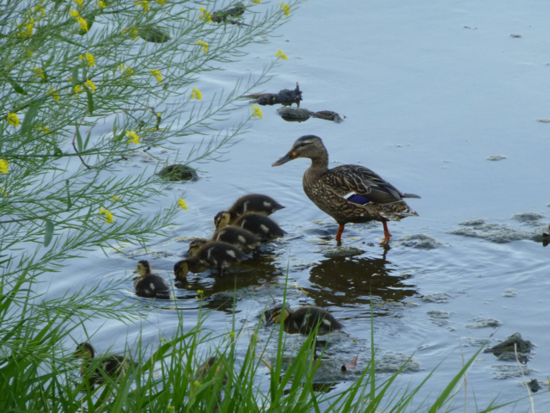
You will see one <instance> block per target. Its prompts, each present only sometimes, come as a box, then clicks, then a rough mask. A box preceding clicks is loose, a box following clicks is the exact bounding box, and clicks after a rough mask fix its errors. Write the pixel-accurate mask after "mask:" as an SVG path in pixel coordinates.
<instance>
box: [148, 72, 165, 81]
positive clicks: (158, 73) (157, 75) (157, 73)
mask: <svg viewBox="0 0 550 413" xmlns="http://www.w3.org/2000/svg"><path fill="white" fill-rule="evenodd" d="M149 73H150V74H151V76H155V78H156V79H157V82H159V83H160V82H162V73H160V70H158V69H149Z"/></svg>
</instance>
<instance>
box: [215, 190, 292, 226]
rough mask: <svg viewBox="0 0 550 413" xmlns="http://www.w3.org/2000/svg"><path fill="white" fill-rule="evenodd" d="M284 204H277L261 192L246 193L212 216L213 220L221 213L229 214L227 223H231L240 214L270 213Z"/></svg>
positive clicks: (281, 207)
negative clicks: (224, 209) (226, 208)
mask: <svg viewBox="0 0 550 413" xmlns="http://www.w3.org/2000/svg"><path fill="white" fill-rule="evenodd" d="M283 208H284V206H282V205H281V204H279V203H278V202H277V201H275V200H274V199H273V198H271V197H270V196H267V195H262V194H248V195H244V196H241V197H240V198H239V199H237V200H236V201H235V203H234V204H233V205H232V206H231V208H229V209H228V210H227V211H221V212H218V213H217V214H216V216H215V217H214V222H216V221H217V220H218V216H219V215H220V214H223V213H228V214H229V222H228V224H229V225H233V224H234V223H235V222H236V221H237V219H239V217H240V216H242V215H244V214H249V213H251V212H254V213H256V214H262V215H271V214H273V213H274V212H277V211H279V210H280V209H283Z"/></svg>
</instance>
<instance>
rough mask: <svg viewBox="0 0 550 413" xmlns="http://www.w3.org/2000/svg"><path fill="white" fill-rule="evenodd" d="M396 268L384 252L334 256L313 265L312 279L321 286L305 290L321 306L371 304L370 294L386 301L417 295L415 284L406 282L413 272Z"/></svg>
mask: <svg viewBox="0 0 550 413" xmlns="http://www.w3.org/2000/svg"><path fill="white" fill-rule="evenodd" d="M394 271H395V269H394V268H392V265H391V262H389V261H387V260H386V257H385V254H384V256H383V257H382V258H344V257H338V258H331V259H327V260H325V261H322V262H321V263H319V264H317V265H315V266H313V267H312V268H311V270H310V277H309V280H310V281H311V282H312V283H313V284H316V285H317V286H318V287H319V288H315V289H309V288H306V290H307V291H308V292H309V294H310V297H312V298H313V299H314V300H315V305H317V306H319V307H325V306H329V305H336V306H342V305H349V304H350V303H352V304H354V305H356V304H369V303H370V301H371V300H370V297H371V296H378V297H380V298H381V299H382V300H384V301H388V300H391V301H402V300H404V299H405V298H407V297H412V296H414V295H415V294H416V291H415V289H414V286H411V285H407V284H404V283H403V281H404V280H406V279H408V278H410V277H411V275H410V274H394ZM335 293H343V294H335Z"/></svg>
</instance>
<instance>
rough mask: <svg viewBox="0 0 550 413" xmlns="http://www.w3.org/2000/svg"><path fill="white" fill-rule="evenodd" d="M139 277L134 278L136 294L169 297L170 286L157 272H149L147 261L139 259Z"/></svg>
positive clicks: (136, 271)
mask: <svg viewBox="0 0 550 413" xmlns="http://www.w3.org/2000/svg"><path fill="white" fill-rule="evenodd" d="M134 273H138V274H139V277H136V278H134V288H135V289H136V294H137V295H139V296H141V297H153V298H170V286H169V285H168V283H167V282H166V281H165V280H164V278H162V277H161V276H160V275H158V274H152V273H151V266H150V265H149V262H148V261H145V260H143V261H140V262H138V265H137V270H135V271H134Z"/></svg>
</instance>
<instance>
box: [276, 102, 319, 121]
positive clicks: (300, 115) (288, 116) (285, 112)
mask: <svg viewBox="0 0 550 413" xmlns="http://www.w3.org/2000/svg"><path fill="white" fill-rule="evenodd" d="M311 113H313V112H311V111H309V110H307V109H304V108H301V109H300V108H291V107H286V106H285V107H282V108H279V109H277V114H278V115H279V116H280V117H282V118H283V119H284V120H286V121H289V122H303V121H306V120H308V119H309V118H310V116H311Z"/></svg>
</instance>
